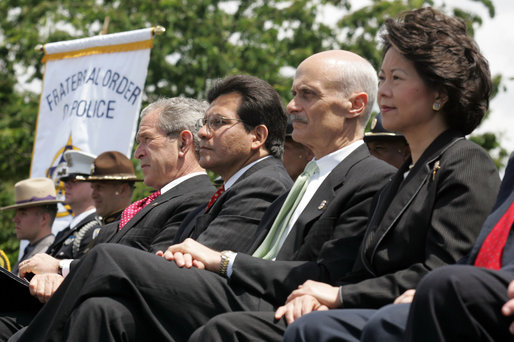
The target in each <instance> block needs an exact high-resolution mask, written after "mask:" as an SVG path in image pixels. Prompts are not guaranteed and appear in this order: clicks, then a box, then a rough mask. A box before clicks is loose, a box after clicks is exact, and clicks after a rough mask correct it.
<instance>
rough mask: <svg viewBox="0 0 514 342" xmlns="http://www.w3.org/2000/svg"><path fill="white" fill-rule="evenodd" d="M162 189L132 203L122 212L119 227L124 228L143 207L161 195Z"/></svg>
mask: <svg viewBox="0 0 514 342" xmlns="http://www.w3.org/2000/svg"><path fill="white" fill-rule="evenodd" d="M160 194H161V191H160V190H159V191H156V192H154V193H153V194H151V195H150V196H148V197H145V198H143V199H140V200H139V201H135V202H134V203H132V204H131V205H129V206H128V207H127V208H125V210H123V212H122V213H121V219H120V225H119V228H118V229H121V228H123V227H124V226H125V225H126V224H127V223H128V221H130V219H132V218H133V217H134V215H136V214H137V213H138V212H139V211H140V210H141V209H143V208H144V207H146V206H147V205H148V204H150V202H152V201H153V200H154V198H155V197H157V196H159V195H160Z"/></svg>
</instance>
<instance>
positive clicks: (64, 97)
mask: <svg viewBox="0 0 514 342" xmlns="http://www.w3.org/2000/svg"><path fill="white" fill-rule="evenodd" d="M151 47H152V29H151V28H150V29H142V30H136V31H129V32H123V33H116V34H109V35H102V36H97V37H92V38H84V39H76V40H71V41H65V42H58V43H50V44H46V45H45V56H44V58H43V62H44V63H45V64H46V67H45V74H44V80H43V91H42V93H41V98H40V103H39V115H38V122H37V127H36V138H35V142H34V149H33V154H32V165H31V172H30V177H44V176H47V177H50V178H55V175H54V170H55V168H56V167H57V166H58V165H59V164H60V163H62V162H63V161H64V159H63V153H64V151H66V150H69V149H78V150H82V151H85V152H89V153H92V154H94V155H98V154H100V153H102V152H104V151H107V150H116V151H119V152H121V153H123V154H125V155H126V156H127V157H129V158H130V156H131V151H132V144H133V141H134V135H135V133H136V129H137V127H136V126H137V119H138V114H139V111H140V107H141V97H142V96H143V89H144V84H145V79H146V74H147V68H148V62H149V59H150V48H151Z"/></svg>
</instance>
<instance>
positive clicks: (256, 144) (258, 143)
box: [250, 125, 268, 150]
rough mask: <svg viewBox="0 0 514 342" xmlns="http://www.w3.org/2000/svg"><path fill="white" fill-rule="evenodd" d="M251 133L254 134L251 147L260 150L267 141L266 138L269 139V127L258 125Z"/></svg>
mask: <svg viewBox="0 0 514 342" xmlns="http://www.w3.org/2000/svg"><path fill="white" fill-rule="evenodd" d="M250 134H253V141H252V146H251V148H252V149H253V150H258V149H259V148H261V147H262V146H263V145H264V144H265V143H266V139H268V127H266V126H265V125H258V126H256V127H254V128H253V130H252V132H250Z"/></svg>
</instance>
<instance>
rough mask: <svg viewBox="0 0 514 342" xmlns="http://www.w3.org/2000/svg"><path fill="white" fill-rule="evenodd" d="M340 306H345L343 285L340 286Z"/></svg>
mask: <svg viewBox="0 0 514 342" xmlns="http://www.w3.org/2000/svg"><path fill="white" fill-rule="evenodd" d="M339 307H340V308H342V307H343V287H342V286H339Z"/></svg>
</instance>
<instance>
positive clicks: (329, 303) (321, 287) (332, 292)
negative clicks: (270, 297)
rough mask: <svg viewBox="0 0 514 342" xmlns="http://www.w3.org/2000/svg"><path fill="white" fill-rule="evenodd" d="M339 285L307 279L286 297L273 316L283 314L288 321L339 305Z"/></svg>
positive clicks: (277, 317) (279, 316)
mask: <svg viewBox="0 0 514 342" xmlns="http://www.w3.org/2000/svg"><path fill="white" fill-rule="evenodd" d="M340 306H341V303H340V301H339V287H335V286H331V285H329V284H325V283H321V282H318V281H313V280H307V281H306V282H305V283H303V284H302V285H300V286H298V288H297V289H296V290H294V291H293V292H291V294H290V295H289V297H287V301H286V304H285V305H283V306H281V307H279V308H278V309H277V311H276V312H275V318H276V319H280V318H282V316H285V318H286V320H287V322H288V323H292V322H293V321H294V320H296V319H298V318H300V317H301V316H303V315H305V314H307V313H309V312H311V311H319V310H328V309H331V308H337V307H340Z"/></svg>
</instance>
